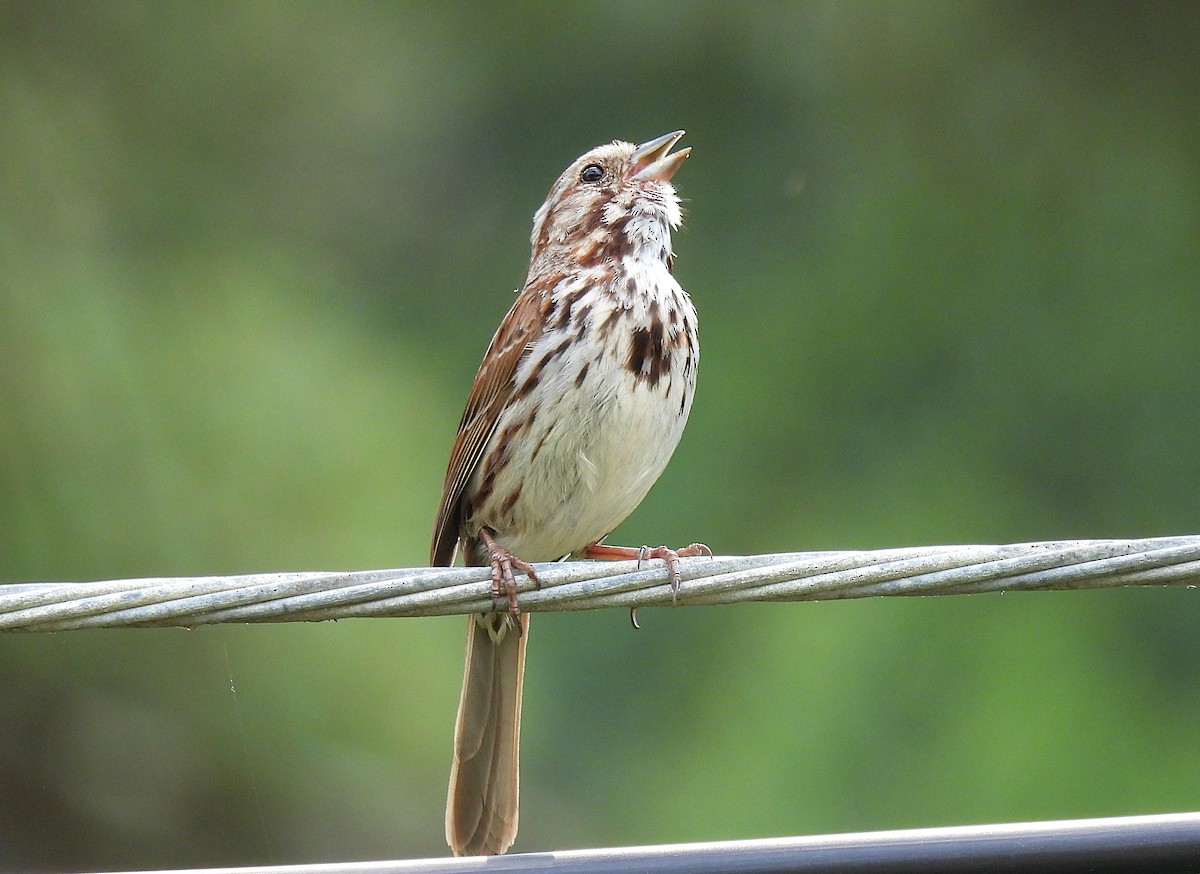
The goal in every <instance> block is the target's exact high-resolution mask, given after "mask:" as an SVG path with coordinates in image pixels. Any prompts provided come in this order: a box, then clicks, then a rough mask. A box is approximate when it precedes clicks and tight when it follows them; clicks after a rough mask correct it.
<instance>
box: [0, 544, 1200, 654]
mask: <svg viewBox="0 0 1200 874" xmlns="http://www.w3.org/2000/svg"><path fill="white" fill-rule="evenodd" d="M681 567H682V571H683V585H682V586H681V588H680V590H679V596H678V604H679V605H690V604H731V603H736V602H744V601H810V600H833V599H839V598H867V597H874V596H881V595H886V596H900V595H951V594H953V595H961V594H979V593H983V592H997V591H1026V590H1043V589H1082V588H1113V587H1117V586H1196V585H1198V584H1200V536H1197V535H1187V536H1179V537H1156V538H1146V539H1139V540H1070V541H1055V542H1048V543H1024V544H1013V545H1007V546H936V547H908V548H901V549H884V550H870V551H866V550H863V551H840V552H797V553H782V554H774V555H752V556H716V557H713V558H704V557H701V558H691V559H683V560H682V561H681ZM537 569H538V576H539V578H540V579H541V582H542V585H541V588H540V589H535V588H534V586H533V584H532V583H531V582H530V581H529V580H527V579H526V578H525V577H523V576H518V581H517V582H518V585H517V589H518V592H520V601H521V609H523V610H527V611H530V612H545V611H555V610H557V611H562V610H594V609H598V608H601V607H624V608H632V607H648V606H656V605H666V604H670V603H671V600H672V597H671V589H670V586H669V584H668V579H667V573H666V569H665V567H664V565H663V562H661V561H659V560H653V561H647V562H646V563H645V565H644V566H642V567H639V566H638V562H635V561H622V562H590V561H574V562H555V563H549V564H540V565H537ZM492 609H503V604H497V603H494V602H493V599H492V598H491V574H490V570H489V569H488V568H402V569H394V570H375V571H356V572H350V573H338V572H330V571H322V572H313V573H278V574H252V575H240V576H228V577H186V578H178V579H166V578H154V579H140V580H108V581H103V582H94V583H10V584H7V585H0V631H26V632H30V631H70V630H75V629H82V628H117V627H148V626H150V627H154V626H182V627H192V626H197V625H211V624H215V623H220V622H317V621H322V620H327V619H349V618H353V617H367V616H434V615H446V614H455V613H477V612H481V611H487V610H492Z"/></svg>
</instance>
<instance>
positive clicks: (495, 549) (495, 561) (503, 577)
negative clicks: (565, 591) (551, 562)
mask: <svg viewBox="0 0 1200 874" xmlns="http://www.w3.org/2000/svg"><path fill="white" fill-rule="evenodd" d="M479 539H480V540H482V541H483V542H484V545H485V546H487V555H488V561H490V562H491V564H492V597H493V598H499V597H500V596H501V595H502V594H503V595H506V596H507V598H508V615H509V616H510V617H512V619H513V621H514V622H516V619H517V616H518V615H520V612H521V611H520V610H519V609H518V605H517V580H516V578H515V577H514V576H513V568H516V569H517V570H519V571H523V572H524V574H525V576H527V577H529V579H531V580H533V584H534V586H536V587H537V588H539V589H540V588H541V587H542V583H541V580H539V579H538V576H537V571H536V570H534V568H533V565H531V564H530V563H529V562H527V561H524V560H523V559H519V558H517V557H516V556H515V555H513V554H512V553H511V552H509V551H508V550H507V549H505V548H504V547H503V546H501V545H500V544H499V543H498V542H497V541H496V532H495V531H493V530H492V529H490V528H487V527H484V528H480V529H479ZM520 627H521V626H520V623H517V628H518V629H520Z"/></svg>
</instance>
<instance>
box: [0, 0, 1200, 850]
mask: <svg viewBox="0 0 1200 874" xmlns="http://www.w3.org/2000/svg"><path fill="white" fill-rule="evenodd" d="M1197 45H1200V8H1198V7H1196V6H1195V5H1193V4H1178V5H1176V4H1156V3H1137V2H1133V3H1119V4H1117V3H1054V4H1044V3H1028V4H1026V3H979V2H883V0H879V2H865V0H863V2H825V3H797V4H782V3H776V4H766V3H763V4H721V3H713V2H707V3H703V2H702V3H682V2H681V3H664V2H636V3H634V2H617V3H573V4H525V5H523V6H516V5H508V4H504V5H492V4H485V3H477V4H421V3H416V4H410V3H360V2H356V3H341V4H327V3H314V2H304V3H301V2H295V3H283V2H250V3H233V2H214V3H186V2H174V3H145V2H113V3H90V2H76V3H72V2H63V3H53V4H42V3H36V4H25V3H19V2H4V3H0V356H2V364H0V579H2V580H5V581H17V580H67V579H105V578H121V577H132V576H171V575H184V574H220V573H233V572H250V571H265V570H310V569H318V568H340V569H356V568H367V567H388V566H411V565H420V564H423V563H424V561H425V559H426V555H427V552H426V550H427V543H428V536H429V527H430V524H431V520H432V516H433V511H434V509H435V506H436V503H437V499H438V494H439V489H440V486H441V478H442V474H443V471H444V465H445V461H446V455H447V453H448V449H449V443H450V439H451V437H452V434H453V430H454V427H455V425H456V424H457V420H458V416H459V414H460V412H461V404H462V402H463V399H464V398H465V394H466V390H467V387H468V385H469V382H470V379H471V376H472V374H473V373H474V369H475V367H476V365H477V363H478V361H479V357H480V355H481V354H482V351H483V348H484V347H485V345H486V343H487V341H488V339H489V337H490V335H491V332H492V330H493V329H494V328H495V325H496V324H497V322H498V321H499V318H500V316H501V315H502V313H503V312H504V310H505V309H506V308H507V307H508V305H509V302H510V299H511V296H510V293H509V292H510V290H511V289H513V288H515V287H516V286H517V285H519V283H520V281H521V279H522V276H523V269H524V266H525V261H526V258H527V245H528V244H527V236H528V229H529V222H530V217H531V215H532V213H533V210H534V209H535V208H536V207H537V205H538V204H539V203H540V201H541V199H542V196H543V194H544V192H545V191H546V189H547V188H548V187H549V185H550V183H551V182H552V181H553V179H554V178H555V177H556V175H557V174H558V173H559V172H560V170H561V169H562V167H564V166H566V164H567V163H568V162H569V161H571V160H572V159H573V158H574V157H575V156H576V155H578V154H579V153H581V152H582V151H584V150H585V149H587V148H589V147H590V146H592V145H595V144H596V143H599V142H603V141H607V140H609V139H612V138H614V137H620V138H624V139H631V140H634V141H638V140H641V139H646V138H648V137H651V136H654V135H657V134H659V133H662V132H664V131H667V130H671V129H673V128H678V127H683V128H686V129H687V131H688V135H687V139H686V141H685V142H686V144H687V145H690V146H692V147H693V148H694V150H695V152H694V154H693V157H692V159H691V160H690V161H688V163H687V165H686V167H685V168H684V169H683V171H682V172H681V173H680V174H679V176H678V177H677V182H678V186H679V189H680V191H681V193H682V194H683V195H684V196H685V197H686V198H687V200H688V207H689V217H688V220H687V225H686V227H685V230H684V232H683V233H681V234H680V235H679V236H678V237H677V239H676V250H677V252H678V255H679V260H678V263H677V265H676V275H677V276H678V277H679V278H680V280H681V282H682V283H683V285H684V287H685V288H687V289H688V290H689V291H690V292H691V294H692V296H693V298H694V299H695V301H696V303H697V306H698V307H699V310H700V314H701V326H702V328H701V331H702V335H703V341H704V342H703V347H704V357H703V363H702V366H701V369H700V389H699V394H698V397H697V400H696V405H695V409H694V412H693V415H692V421H691V424H690V425H689V429H688V433H687V435H686V436H685V438H684V440H683V443H682V445H681V446H680V448H679V451H678V452H677V453H676V456H675V459H674V461H673V462H672V464H671V466H670V467H669V469H668V471H667V473H666V474H665V475H664V477H663V479H662V481H661V483H660V484H659V486H658V487H657V488H656V489H655V490H654V491H653V492H652V493H651V495H650V497H649V498H648V499H647V500H646V502H645V503H644V504H643V506H642V508H641V509H640V510H639V511H638V512H637V513H635V514H634V516H633V517H632V518H631V519H630V520H629V521H628V522H627V523H626V524H625V525H624V526H623V527H622V529H621V530H619V531H618V532H617V534H616V536H615V537H614V541H616V542H627V543H633V544H639V543H643V542H652V543H660V542H667V543H686V542H690V541H691V540H693V539H702V540H705V541H707V542H708V543H709V544H710V545H711V546H712V547H713V548H714V549H716V550H717V551H719V552H722V553H740V552H764V551H783V550H795V549H823V548H847V547H887V546H897V545H904V544H935V543H945V542H1007V541H1019V540H1043V539H1059V538H1066V537H1106V536H1145V535H1154V534H1175V533H1196V532H1197V531H1198V530H1200V509H1198V507H1200V504H1198V501H1197V484H1198V482H1200V453H1198V452H1197V451H1196V434H1197V433H1198V430H1200V397H1198V382H1200V379H1198V378H1200V357H1198V354H1197V353H1198V351H1200V340H1198V338H1200V295H1198V294H1197V290H1198V285H1200V110H1198V109H1197V105H1196V102H1195V101H1196V94H1197V91H1198V89H1200V53H1198V52H1197V51H1196V46H1197ZM642 619H643V624H644V625H645V626H646V627H645V629H644V630H643V631H642V632H640V633H637V634H634V633H632V632H631V631H630V630H629V629H628V622H627V617H626V616H624V615H623V614H620V613H617V612H609V613H597V614H585V615H558V616H549V617H539V618H538V620H537V621H536V622H535V623H534V629H533V631H532V641H531V652H530V662H529V669H528V678H527V700H526V708H525V720H526V726H525V750H524V752H525V755H524V761H523V765H524V768H523V775H522V776H523V789H524V792H523V796H524V797H523V813H522V830H521V837H520V839H519V841H518V844H517V849H518V850H537V849H544V848H568V847H579V846H601V845H610V844H636V843H654V842H676V841H690V840H705V839H722V838H746V837H759V836H773V835H788V834H803V833H815V832H824V831H850V830H858V829H875V828H891V827H906V826H931V825H941V824H957V823H971V822H987V821H1003V820H1007V821H1012V820H1021V819H1029V818H1060V817H1061V818H1066V817H1080V816H1091V815H1110V814H1111V815H1116V814H1127V813H1151V812H1161V811H1171V810H1184V809H1195V808H1197V807H1198V806H1200V779H1197V778H1198V777H1200V745H1197V744H1196V742H1195V738H1196V731H1197V726H1198V724H1200V683H1198V680H1200V636H1198V635H1197V634H1196V632H1195V625H1196V622H1195V619H1196V601H1195V593H1194V592H1191V591H1186V590H1183V591H1159V590H1145V591H1130V592H1068V593H1058V594H1049V593H1047V594H1036V595H1021V596H1014V595H991V596H980V597H972V598H943V599H924V600H907V599H905V600H876V601H864V602H857V603H826V604H807V605H799V604H798V605H789V606H783V605H759V606H745V607H737V608H723V609H694V610H676V611H668V610H660V611H645V612H643V614H642ZM461 626H462V623H461V621H460V620H457V619H454V620H428V621H383V620H379V621H357V622H354V621H352V622H344V623H339V624H336V625H333V624H331V625H321V626H280V627H262V628H260V627H222V628H213V629H204V630H200V631H196V632H186V631H176V630H161V631H128V632H108V631H105V632H87V633H82V632H81V633H68V634H60V635H53V636H51V635H35V636H31V637H21V636H6V637H3V638H0V681H2V683H3V685H2V687H0V688H3V690H4V692H3V694H2V695H0V867H3V868H4V869H5V870H31V869H63V868H67V869H80V868H83V869H89V868H90V869H95V868H137V869H142V868H153V867H190V866H207V865H238V864H250V863H260V864H263V863H283V862H305V861H338V860H350V859H370V858H400V857H414V856H427V855H438V854H441V853H443V852H445V849H444V845H443V842H442V826H441V817H442V804H443V797H444V788H445V781H446V776H447V773H448V757H449V750H450V731H451V725H452V720H453V710H454V706H455V703H456V701H457V695H458V682H459V676H460V671H461V663H460V657H461V656H460V650H461V646H462V641H461V637H462V629H461Z"/></svg>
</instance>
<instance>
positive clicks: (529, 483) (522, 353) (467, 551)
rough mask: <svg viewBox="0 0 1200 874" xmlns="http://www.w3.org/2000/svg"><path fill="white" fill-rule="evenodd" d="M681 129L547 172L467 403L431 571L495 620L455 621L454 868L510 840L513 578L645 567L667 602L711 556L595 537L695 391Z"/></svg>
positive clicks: (520, 637) (630, 500) (514, 785)
mask: <svg viewBox="0 0 1200 874" xmlns="http://www.w3.org/2000/svg"><path fill="white" fill-rule="evenodd" d="M683 134H684V132H683V131H681V130H679V131H673V132H671V133H667V134H664V135H662V136H660V137H656V138H654V139H651V140H649V141H647V142H643V143H641V144H640V145H634V144H632V143H628V142H624V141H621V140H614V141H613V142H611V143H607V144H604V145H600V146H597V147H595V148H593V149H591V150H589V151H587V152H586V153H584V154H583V155H582V156H581V157H579V158H578V159H577V160H575V161H574V162H573V163H572V164H571V165H570V166H569V167H568V168H567V169H566V170H565V171H564V172H563V173H562V175H561V176H559V178H558V180H557V181H556V182H555V183H554V185H553V186H552V187H551V189H550V192H549V194H548V195H547V197H546V199H545V201H544V202H543V203H542V205H541V206H540V207H539V208H538V209H537V211H536V212H535V214H534V217H533V231H532V233H531V234H530V245H531V250H532V251H531V256H530V262H529V270H528V273H527V276H526V279H525V284H524V285H523V286H522V287H521V288H520V289H519V290H518V292H517V297H516V300H515V301H514V302H513V304H512V307H511V308H510V309H509V311H508V313H507V315H505V316H504V318H503V320H502V321H501V322H500V326H499V328H498V329H497V330H496V333H495V335H494V336H493V337H492V340H491V343H490V345H489V346H488V348H487V352H486V353H485V354H484V357H483V361H482V363H481V364H480V366H479V371H478V373H477V374H476V375H475V380H474V382H473V383H472V385H471V389H470V392H469V393H468V396H467V403H466V408H465V410H464V411H463V415H462V420H461V422H460V423H459V427H458V432H457V435H456V436H455V439H454V443H453V447H452V449H451V453H450V461H449V464H448V465H447V469H446V477H445V481H444V484H443V488H442V497H441V503H440V504H439V506H438V510H437V516H436V519H435V522H434V530H433V539H432V544H431V546H430V564H431V565H433V566H445V567H449V566H451V565H453V564H454V562H455V559H456V556H457V555H458V554H459V553H461V554H462V556H463V559H464V562H465V563H466V564H467V565H470V566H480V567H487V566H490V567H491V580H492V589H491V591H492V597H493V600H494V601H495V602H496V603H497V609H493V611H491V612H486V613H478V614H473V615H471V616H469V617H468V622H467V647H466V664H465V668H464V677H463V687H462V695H461V697H460V700H459V708H458V715H457V718H456V720H455V728H454V757H453V762H452V766H451V773H450V787H449V793H448V799H447V804H446V841H447V843H448V844H449V845H450V848H451V850H452V851H453V853H454V854H455V855H456V856H463V855H495V854H500V853H504V852H505V851H506V850H508V848H509V847H510V846H512V844H513V842H514V840H515V839H516V834H517V821H518V795H519V757H518V749H519V743H520V730H521V691H522V684H523V675H524V665H525V649H526V644H527V641H528V639H529V614H528V613H522V612H521V611H520V607H519V603H518V600H517V592H516V576H515V574H516V572H517V571H520V572H522V573H524V574H525V575H527V576H528V577H529V578H530V580H532V581H533V582H534V583H538V580H537V571H536V569H535V568H534V566H533V563H534V562H546V561H555V560H559V559H562V558H567V557H581V558H594V559H628V558H637V559H639V561H644V560H648V559H652V558H658V559H663V560H664V561H665V562H666V565H667V569H668V574H669V580H670V583H671V588H672V592H673V593H674V592H677V591H678V588H679V583H680V565H679V557H680V556H693V555H701V554H709V555H711V552H710V551H709V550H708V547H707V546H705V545H704V544H700V543H693V544H690V545H689V546H686V547H683V548H682V549H678V550H675V549H668V548H667V547H666V546H660V547H656V548H653V549H651V548H649V547H640V548H638V547H625V546H612V545H608V544H605V543H603V542H602V541H603V540H604V539H605V538H606V537H607V536H608V535H609V534H610V533H611V532H612V530H613V529H614V528H616V527H617V525H618V524H620V523H621V522H622V521H623V520H624V519H625V517H627V516H628V515H629V514H630V513H631V512H633V510H634V509H635V508H636V507H637V506H638V504H640V503H641V501H642V499H643V498H644V497H645V495H646V493H647V492H648V491H649V490H650V487H651V486H652V485H653V484H654V483H655V481H656V480H657V479H658V477H659V475H660V474H661V473H662V471H663V469H664V468H665V467H666V465H667V462H668V460H669V459H670V457H671V455H672V453H673V452H674V451H675V447H676V445H677V444H678V442H679V439H680V436H681V435H682V433H683V429H684V425H685V424H686V422H687V418H688V413H689V412H690V410H691V406H692V398H693V396H694V394H695V389H696V370H697V366H698V365H699V361H700V343H699V335H698V333H697V317H696V310H695V307H694V306H693V304H692V301H691V298H690V297H689V296H688V294H687V293H686V292H685V291H684V290H683V289H682V288H681V287H680V285H679V283H678V282H677V281H676V279H675V277H674V275H673V274H672V267H673V264H674V260H675V255H674V252H673V250H672V244H671V234H672V232H673V231H676V230H678V229H679V227H680V225H681V223H682V210H681V206H680V200H679V196H678V195H677V193H676V191H675V188H674V187H673V185H672V184H671V179H672V177H673V176H674V175H675V172H676V171H677V170H678V169H679V167H680V165H682V164H683V162H684V160H685V159H686V158H687V157H688V155H689V154H690V152H691V149H690V148H685V149H680V150H678V151H675V152H672V151H671V149H672V148H673V147H674V146H675V145H676V143H678V141H679V139H680V138H681V137H682V136H683ZM501 599H504V601H503V602H502V601H501ZM500 608H504V609H500Z"/></svg>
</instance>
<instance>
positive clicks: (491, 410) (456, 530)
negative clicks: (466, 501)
mask: <svg viewBox="0 0 1200 874" xmlns="http://www.w3.org/2000/svg"><path fill="white" fill-rule="evenodd" d="M548 302H549V296H548V295H546V296H543V294H542V292H541V291H540V290H539V289H537V288H536V287H535V286H531V285H527V286H526V287H525V289H524V290H523V291H522V292H521V294H520V296H518V297H517V299H516V301H515V302H514V303H513V305H512V308H511V309H510V310H509V311H508V314H507V315H506V316H505V317H504V320H503V321H501V322H500V327H499V328H497V329H496V334H495V336H494V337H492V342H491V344H490V345H489V346H488V350H487V353H486V354H485V355H484V356H483V363H482V364H480V365H479V372H478V373H476V374H475V382H474V383H472V385H471V392H470V394H468V395H467V408H466V409H465V410H464V411H463V417H462V422H460V423H459V426H458V435H457V436H456V437H455V438H454V448H453V449H451V450H450V464H449V466H448V467H447V468H446V481H445V483H444V484H443V485H442V503H441V505H440V506H439V507H438V511H437V519H436V521H435V522H434V523H433V543H432V544H431V545H430V547H429V563H430V564H431V565H433V566H434V567H449V566H450V565H452V564H454V554H455V552H456V551H457V549H458V540H459V535H460V529H461V527H462V511H463V491H464V490H465V489H466V487H467V483H468V482H469V481H470V479H471V476H472V474H474V473H475V468H476V467H477V466H478V465H479V460H480V458H482V457H483V451H484V449H485V448H486V447H487V444H488V441H489V440H491V437H492V434H493V433H495V431H496V425H497V423H498V422H499V421H500V413H501V412H502V411H503V410H504V407H505V405H506V404H507V403H508V401H509V398H510V397H511V396H512V391H513V387H512V377H513V373H514V372H515V371H516V369H517V362H518V361H520V360H521V356H522V355H524V354H525V352H526V350H527V349H528V348H529V345H530V344H531V343H533V341H534V340H536V339H537V338H538V337H539V336H541V334H542V330H543V328H544V326H545V308H546V306H547V304H548Z"/></svg>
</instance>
